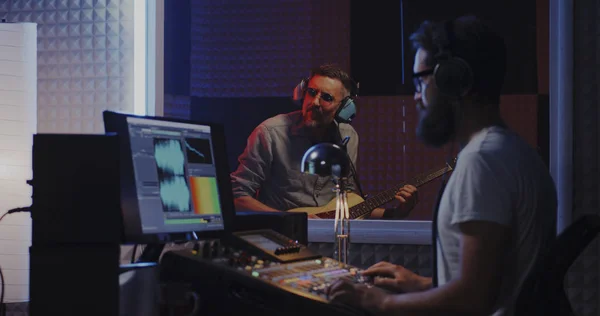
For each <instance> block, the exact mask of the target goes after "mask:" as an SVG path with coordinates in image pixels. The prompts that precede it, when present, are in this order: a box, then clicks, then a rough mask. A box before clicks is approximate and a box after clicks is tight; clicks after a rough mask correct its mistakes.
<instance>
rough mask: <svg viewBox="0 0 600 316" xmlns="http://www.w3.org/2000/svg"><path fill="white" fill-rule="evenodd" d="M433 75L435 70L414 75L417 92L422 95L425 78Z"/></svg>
mask: <svg viewBox="0 0 600 316" xmlns="http://www.w3.org/2000/svg"><path fill="white" fill-rule="evenodd" d="M429 75H433V69H427V70H423V71H419V72H417V73H414V74H413V75H412V77H413V83H414V85H415V92H417V93H421V86H422V85H423V79H422V78H423V77H425V76H429Z"/></svg>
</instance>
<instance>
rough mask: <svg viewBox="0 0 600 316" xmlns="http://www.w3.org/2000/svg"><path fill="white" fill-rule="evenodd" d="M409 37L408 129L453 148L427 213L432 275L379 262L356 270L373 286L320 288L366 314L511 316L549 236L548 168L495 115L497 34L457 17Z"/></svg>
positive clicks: (501, 59) (552, 206)
mask: <svg viewBox="0 0 600 316" xmlns="http://www.w3.org/2000/svg"><path fill="white" fill-rule="evenodd" d="M411 41H412V42H413V46H414V48H415V49H416V55H415V61H414V67H413V71H414V78H415V87H416V93H415V100H416V101H417V107H418V109H419V111H420V121H419V125H418V128H417V134H418V135H419V137H420V138H421V139H422V141H423V142H425V143H427V144H429V145H432V146H435V147H439V146H442V145H444V144H446V143H448V142H456V143H458V145H459V146H460V147H461V151H460V153H459V156H458V161H457V164H456V168H455V169H454V171H453V173H452V175H451V176H450V178H449V180H448V184H447V186H446V188H445V190H444V192H443V194H442V196H441V200H440V201H439V207H438V209H437V211H436V212H435V215H434V216H435V218H434V225H433V233H434V236H435V238H434V241H435V242H434V243H433V258H434V260H433V262H434V266H433V278H429V277H423V276H419V275H416V274H414V273H412V272H410V271H408V270H407V269H405V268H403V267H401V266H396V265H393V264H390V263H387V262H380V263H377V264H375V265H374V266H372V267H370V268H369V269H367V270H366V271H364V274H365V275H368V276H372V277H374V279H373V282H374V285H375V286H373V287H369V286H366V285H356V284H351V283H348V282H343V281H340V282H337V283H334V284H333V285H332V286H331V287H330V288H329V289H328V295H329V297H330V299H331V300H333V301H337V302H342V303H346V304H350V305H354V306H357V307H361V308H363V309H367V310H369V311H371V312H372V313H373V314H374V315H392V314H393V315H455V314H456V315H513V314H514V313H515V301H516V297H517V296H518V295H519V290H520V288H521V285H522V284H523V282H524V280H525V278H526V277H527V276H528V275H529V272H530V271H531V270H532V267H533V265H534V263H535V262H536V260H538V258H540V257H543V255H544V253H545V252H546V251H547V250H548V248H549V247H550V244H551V243H552V241H553V240H554V236H555V233H556V232H555V229H556V228H555V227H556V207H557V197H556V189H555V186H554V182H553V180H552V178H551V176H550V174H549V171H548V167H547V166H546V165H545V164H544V163H543V161H542V160H541V158H540V157H539V155H538V153H537V152H536V150H534V149H533V148H532V147H530V146H529V145H528V144H527V143H526V142H525V141H524V140H523V139H522V138H521V137H519V136H518V135H517V134H516V133H514V132H512V131H510V130H509V129H508V128H507V127H506V126H505V124H504V122H503V120H502V118H501V116H500V109H499V99H500V93H501V89H502V85H503V81H504V74H505V70H506V53H505V46H504V40H503V39H502V38H501V37H500V36H499V35H497V34H496V33H494V32H493V31H491V30H490V29H489V28H487V27H486V26H485V25H483V24H482V23H481V22H480V21H479V20H477V19H476V18H474V17H461V18H459V19H457V20H454V21H448V22H443V23H436V24H434V23H430V22H425V23H423V24H422V25H421V27H420V28H419V29H418V31H417V32H415V33H414V34H413V35H412V36H411ZM382 288H385V289H387V290H388V291H384V290H383V289H382Z"/></svg>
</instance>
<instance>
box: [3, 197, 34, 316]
mask: <svg viewBox="0 0 600 316" xmlns="http://www.w3.org/2000/svg"><path fill="white" fill-rule="evenodd" d="M18 212H30V209H29V207H18V208H13V209H12V210H9V211H8V212H6V213H4V214H2V216H0V222H1V221H2V219H4V217H5V216H6V215H8V214H13V213H18ZM0 283H2V284H1V285H0V290H1V291H2V292H0V315H4V314H5V312H6V311H5V310H4V309H5V306H4V289H5V287H4V274H3V273H2V268H0Z"/></svg>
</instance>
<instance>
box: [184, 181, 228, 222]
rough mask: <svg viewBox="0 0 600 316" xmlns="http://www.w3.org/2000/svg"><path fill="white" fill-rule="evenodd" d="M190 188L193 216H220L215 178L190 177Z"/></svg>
mask: <svg viewBox="0 0 600 316" xmlns="http://www.w3.org/2000/svg"><path fill="white" fill-rule="evenodd" d="M190 187H191V190H190V191H191V192H192V203H193V205H194V213H195V214H218V215H220V214H221V202H220V200H219V193H218V188H217V179H216V178H213V177H190Z"/></svg>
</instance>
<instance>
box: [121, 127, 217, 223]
mask: <svg viewBox="0 0 600 316" xmlns="http://www.w3.org/2000/svg"><path fill="white" fill-rule="evenodd" d="M127 123H128V128H129V137H130V143H131V151H132V156H133V158H132V159H133V167H134V173H135V181H136V190H137V197H138V204H139V208H140V216H141V221H142V230H143V232H144V233H160V232H177V231H181V232H187V231H191V230H192V229H190V228H194V229H193V230H194V231H198V230H221V229H223V222H222V217H221V205H220V200H219V193H218V188H217V176H216V168H215V165H214V155H213V150H212V143H211V131H210V126H204V125H196V124H187V123H179V122H167V121H156V120H148V119H143V118H134V117H128V118H127ZM199 224H200V225H203V224H204V227H203V229H197V227H198V225H199Z"/></svg>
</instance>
